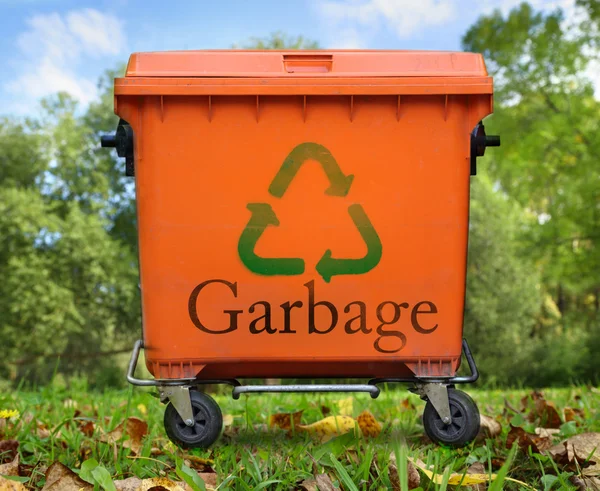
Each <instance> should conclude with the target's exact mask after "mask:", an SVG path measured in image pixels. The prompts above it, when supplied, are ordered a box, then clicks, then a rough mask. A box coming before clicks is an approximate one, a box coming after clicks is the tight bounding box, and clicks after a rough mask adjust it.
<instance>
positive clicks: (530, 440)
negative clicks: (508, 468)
mask: <svg viewBox="0 0 600 491" xmlns="http://www.w3.org/2000/svg"><path fill="white" fill-rule="evenodd" d="M515 441H518V442H519V447H520V448H522V449H523V450H527V448H529V447H531V450H532V451H533V452H535V453H541V452H543V451H544V450H547V449H549V448H550V447H551V446H552V438H551V437H542V436H538V435H534V434H533V433H527V432H526V431H525V430H524V429H523V428H521V427H519V426H513V425H510V431H509V432H508V436H507V437H506V448H512V446H513V444H514V443H515Z"/></svg>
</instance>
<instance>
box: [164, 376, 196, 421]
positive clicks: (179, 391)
mask: <svg viewBox="0 0 600 491" xmlns="http://www.w3.org/2000/svg"><path fill="white" fill-rule="evenodd" d="M158 394H159V396H160V400H161V402H165V401H166V400H167V399H168V400H169V401H170V402H171V404H173V407H174V408H175V410H176V411H177V414H179V416H181V419H182V420H183V422H184V423H185V424H186V426H194V424H195V421H194V411H193V410H192V399H191V397H190V388H189V387H188V386H185V385H172V386H166V387H165V386H159V387H158Z"/></svg>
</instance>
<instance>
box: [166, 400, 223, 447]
mask: <svg viewBox="0 0 600 491" xmlns="http://www.w3.org/2000/svg"><path fill="white" fill-rule="evenodd" d="M190 398H191V400H192V412H193V414H194V423H195V424H194V426H187V425H186V424H185V423H184V422H183V419H181V416H179V413H178V412H177V410H176V409H175V407H174V406H173V404H172V403H170V402H169V404H168V405H167V409H165V418H164V424H165V431H166V432H167V436H168V437H169V440H171V441H172V442H173V443H174V444H175V445H177V446H179V447H182V448H208V447H210V446H211V445H212V444H213V443H214V442H215V441H216V440H217V438H219V435H220V434H221V429H222V427H223V415H222V414H221V409H220V408H219V405H218V404H217V403H216V402H215V400H214V399H213V398H212V397H210V396H209V395H208V394H204V393H203V392H198V391H197V390H190Z"/></svg>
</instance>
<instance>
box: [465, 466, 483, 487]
mask: <svg viewBox="0 0 600 491" xmlns="http://www.w3.org/2000/svg"><path fill="white" fill-rule="evenodd" d="M485 473H486V470H485V467H484V466H483V464H482V463H481V462H474V463H473V464H471V465H470V466H469V468H468V469H467V474H485ZM467 489H472V490H473V491H485V490H486V489H487V486H486V485H485V484H483V483H479V484H473V485H472V486H468V488H467Z"/></svg>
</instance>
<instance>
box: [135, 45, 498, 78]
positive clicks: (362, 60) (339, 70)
mask: <svg viewBox="0 0 600 491" xmlns="http://www.w3.org/2000/svg"><path fill="white" fill-rule="evenodd" d="M457 76H458V77H487V70H486V68H485V63H484V61H483V57H482V56H481V55H480V54H475V53H464V52H443V51H375V50H318V51H291V50H263V51H253V50H210V51H165V52H150V53H134V54H132V55H131V57H130V58H129V64H128V66H127V72H126V77H128V78H129V77H194V78H195V77H210V78H214V77H238V78H242V77H260V78H265V77H270V78H271V77H286V78H287V77H294V78H295V77H369V78H372V77H457Z"/></svg>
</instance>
